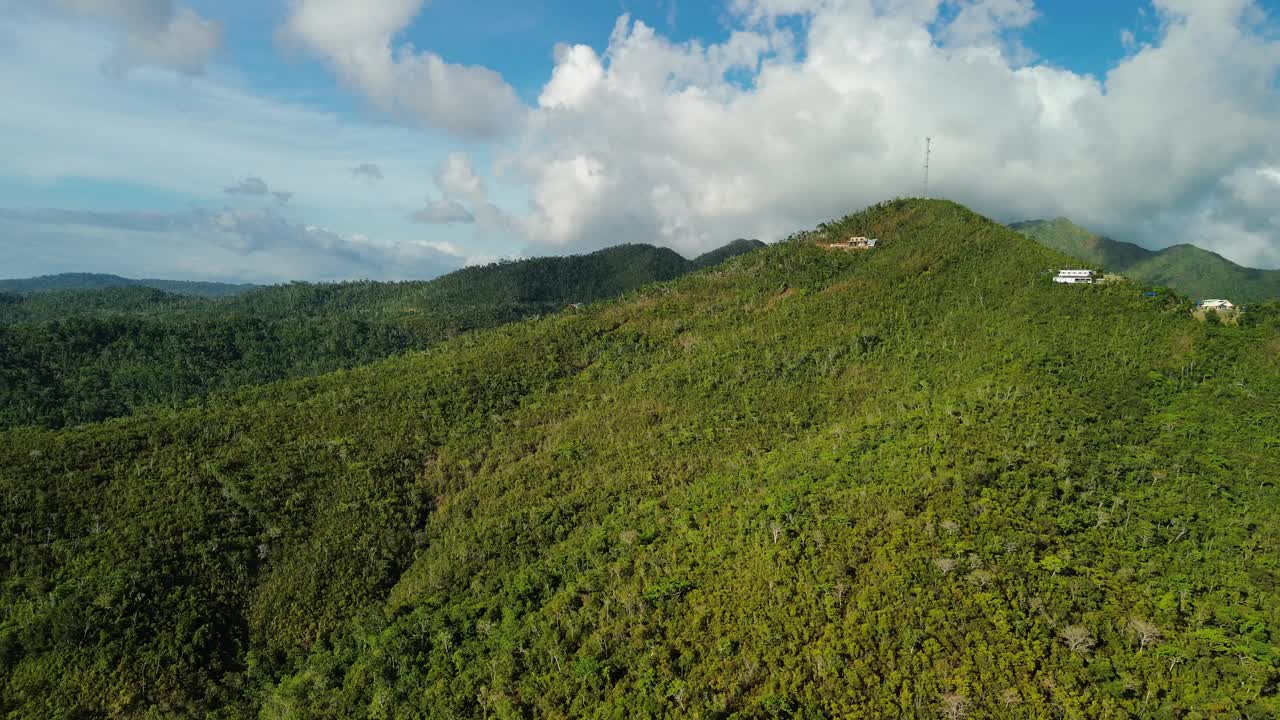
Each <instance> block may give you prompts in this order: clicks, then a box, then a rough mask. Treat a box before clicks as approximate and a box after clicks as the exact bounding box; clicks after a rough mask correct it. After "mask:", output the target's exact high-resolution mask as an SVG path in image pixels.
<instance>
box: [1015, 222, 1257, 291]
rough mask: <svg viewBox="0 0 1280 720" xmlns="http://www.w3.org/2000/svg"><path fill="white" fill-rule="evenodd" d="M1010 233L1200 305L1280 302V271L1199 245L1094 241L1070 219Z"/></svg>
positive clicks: (1020, 226)
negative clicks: (1187, 297)
mask: <svg viewBox="0 0 1280 720" xmlns="http://www.w3.org/2000/svg"><path fill="white" fill-rule="evenodd" d="M1009 227H1010V228H1012V229H1014V230H1017V231H1018V232H1020V233H1023V234H1024V235H1026V236H1028V237H1030V238H1032V239H1033V240H1036V241H1037V242H1040V243H1043V244H1044V245H1046V246H1048V247H1051V248H1053V249H1055V250H1060V251H1062V252H1064V253H1066V254H1068V255H1070V256H1072V257H1075V258H1079V259H1081V260H1084V261H1086V262H1091V263H1097V264H1099V265H1103V266H1105V267H1106V269H1107V270H1108V271H1111V272H1116V273H1121V274H1123V275H1127V276H1129V277H1131V278H1133V279H1134V280H1138V281H1141V282H1145V283H1150V284H1152V285H1160V286H1164V287H1169V288H1172V289H1174V290H1177V291H1178V292H1180V293H1183V294H1185V295H1190V296H1191V297H1193V298H1195V299H1203V298H1228V299H1231V300H1233V301H1234V302H1236V303H1237V304H1240V303H1254V302H1261V301H1263V300H1275V299H1280V270H1257V269H1254V268H1247V267H1242V266H1240V265H1237V264H1235V263H1233V262H1231V261H1230V260H1228V259H1226V258H1224V257H1222V256H1221V255H1219V254H1217V253H1214V252H1210V251H1208V250H1202V249H1200V248H1198V247H1196V246H1194V245H1185V244H1183V245H1172V246H1170V247H1167V248H1164V249H1163V250H1158V251H1153V250H1147V249H1146V248H1143V247H1139V246H1137V245H1134V244H1133V243H1128V242H1120V241H1117V240H1112V239H1110V238H1105V237H1101V236H1099V235H1095V234H1093V233H1091V232H1089V231H1088V230H1086V229H1084V228H1082V227H1080V226H1078V225H1076V224H1074V223H1072V222H1071V221H1070V220H1068V219H1066V218H1057V219H1055V220H1032V221H1029V222H1020V223H1013V224H1012V225H1010V226H1009Z"/></svg>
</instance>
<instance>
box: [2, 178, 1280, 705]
mask: <svg viewBox="0 0 1280 720" xmlns="http://www.w3.org/2000/svg"><path fill="white" fill-rule="evenodd" d="M848 235H866V236H871V237H877V238H879V239H880V240H881V246H880V247H879V248H877V249H876V250H874V251H861V252H843V251H835V252H833V251H830V250H826V249H824V248H822V247H821V246H820V245H819V242H821V241H823V240H826V239H831V238H835V237H844V236H848ZM1065 262H1069V259H1068V258H1067V257H1066V256H1064V255H1061V254H1059V253H1057V252H1056V251H1053V250H1050V249H1047V248H1044V247H1042V246H1039V245H1037V244H1035V243H1034V242H1032V241H1030V240H1029V239H1027V238H1025V237H1023V236H1021V235H1019V234H1017V233H1015V232H1012V231H1010V230H1008V229H1006V228H1003V227H1001V226H999V225H998V224H996V223H993V222H991V221H989V220H987V219H985V218H982V217H980V216H977V215H975V214H973V213H972V212H970V211H968V210H966V209H964V208H962V207H960V206H957V205H954V204H952V203H948V202H944V201H895V202H892V203H887V204H884V205H882V206H877V207H874V208H870V209H868V210H866V211H862V212H858V213H855V214H853V215H850V216H848V217H846V218H843V219H841V220H838V221H835V222H832V223H828V224H825V225H823V226H820V227H819V228H817V229H815V230H813V231H810V232H805V233H799V234H797V235H796V236H794V237H792V238H790V239H789V240H788V241H785V242H781V243H778V244H775V245H772V246H770V247H768V248H765V249H762V250H759V251H757V252H753V253H750V254H747V255H743V256H740V257H737V258H734V259H732V260H730V261H728V262H727V263H725V264H722V265H720V266H718V267H716V268H714V269H713V270H711V271H708V272H702V273H694V274H689V275H684V276H681V277H680V278H677V279H675V280H672V281H667V282H660V283H655V284H651V285H647V286H645V287H642V288H639V289H636V290H633V291H630V292H627V293H625V294H623V295H622V296H620V297H618V298H616V299H612V300H606V301H602V302H599V303H595V304H593V305H590V306H588V307H586V308H584V309H583V310H582V311H579V312H569V313H557V314H554V315H550V316H546V317H542V318H540V319H534V320H528V321H525V322H518V323H514V324H509V325H505V326H503V327H499V328H493V329H487V330H479V331H476V332H473V333H469V334H466V335H463V336H461V337H457V338H454V339H452V340H449V341H446V342H442V343H440V344H437V345H435V346H434V347H432V348H431V349H429V350H427V351H425V352H416V353H409V354H406V355H404V356H401V357H396V358H392V359H389V360H386V361H383V362H380V363H375V364H372V365H369V366H366V367H361V368H358V369H354V370H349V371H342V372H337V373H332V374H328V375H323V376H317V377H311V378H306V379H300V380H294V381H289V382H281V383H276V384H272V385H266V386H259V387H253V388H246V389H244V390H242V391H240V392H238V393H236V394H234V395H230V396H219V397H217V398H214V399H212V400H211V401H210V402H209V403H208V404H207V406H205V407H200V408H190V409H187V410H184V411H182V412H177V413H173V414H170V415H167V416H163V417H161V416H138V417H132V418H123V419H118V420H114V421H112V422H109V423H103V424H98V425H89V426H85V427H81V428H76V429H71V430H65V431H60V432H58V431H50V430H15V431H9V432H5V433H0V502H3V503H4V512H3V513H0V528H2V529H3V532H0V573H2V574H3V575H2V577H0V580H2V581H3V582H0V592H2V593H3V595H0V678H4V680H3V681H2V682H4V686H3V688H0V712H2V713H5V714H6V715H7V716H9V717H70V716H109V717H134V716H142V715H144V714H145V713H147V712H152V713H153V714H156V713H158V714H161V715H166V716H184V717H185V716H208V717H217V718H308V717H343V718H346V717H367V718H375V717H422V718H447V717H454V718H517V717H650V718H657V717H708V718H731V717H735V718H770V717H795V718H821V717H868V718H870V717H913V718H936V717H952V718H954V717H960V716H962V715H963V714H964V713H968V715H969V716H971V717H989V718H1014V717H1068V718H1130V717H1132V718H1148V717H1169V718H1173V717H1194V716H1201V717H1210V716H1219V717H1243V716H1249V717H1268V716H1271V715H1274V714H1275V713H1276V711H1277V710H1280V701H1278V699H1277V695H1276V687H1277V680H1278V679H1280V648H1278V647H1277V636H1276V633H1277V629H1278V628H1280V591H1278V590H1277V588H1280V562H1278V561H1277V559H1276V557H1275V554H1274V552H1272V549H1273V548H1274V547H1276V545H1277V543H1278V542H1280V513H1277V512H1276V510H1277V504H1278V503H1277V496H1276V492H1277V489H1276V485H1275V478H1276V477H1280V453H1278V452H1277V451H1276V449H1277V447H1280V437H1277V435H1276V431H1275V428H1276V427H1278V426H1280V310H1278V309H1277V308H1276V307H1275V306H1265V307H1261V308H1260V309H1259V310H1258V311H1257V312H1255V313H1250V314H1248V316H1247V317H1248V319H1247V321H1243V322H1242V324H1241V325H1240V326H1239V327H1226V326H1222V325H1215V324H1206V323H1200V322H1197V321H1195V320H1194V319H1193V318H1191V317H1190V315H1189V314H1188V313H1187V312H1185V304H1184V303H1181V302H1179V301H1178V300H1177V299H1176V298H1169V297H1157V298H1149V297H1144V296H1143V293H1142V292H1141V288H1139V287H1137V286H1134V285H1131V284H1130V283H1127V282H1117V283H1109V284H1105V285H1096V286H1057V285H1055V284H1054V283H1053V282H1052V281H1051V279H1050V276H1049V274H1047V273H1046V272H1045V270H1046V268H1051V267H1056V266H1060V265H1062V264H1063V263H1065ZM1224 408H1225V409H1227V411H1224Z"/></svg>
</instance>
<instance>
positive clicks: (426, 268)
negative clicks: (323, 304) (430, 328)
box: [0, 207, 464, 283]
mask: <svg viewBox="0 0 1280 720" xmlns="http://www.w3.org/2000/svg"><path fill="white" fill-rule="evenodd" d="M0 232H3V233H4V236H5V237H6V252H5V255H6V260H7V262H6V267H7V271H8V272H9V273H10V274H13V275H15V276H18V275H24V274H30V275H36V274H42V273H45V272H78V271H83V270H84V269H85V268H86V267H91V268H93V269H95V270H96V271H100V272H114V273H118V274H123V275H128V274H130V273H132V274H135V275H155V276H160V277H175V276H180V277H183V278H188V279H209V280H237V281H240V280H243V281H248V282H259V283H273V282H287V281H289V280H296V279H299V278H307V279H312V280H347V279H352V278H368V279H373V280H420V279H429V278H433V277H436V276H438V275H441V274H443V273H446V272H449V271H451V270H455V269H457V268H459V267H462V265H463V263H464V259H463V258H462V257H461V256H460V255H459V254H458V253H457V251H456V250H455V249H454V248H453V247H452V246H450V245H448V244H447V243H439V242H434V243H432V242H399V243H378V242H373V241H371V240H370V239H369V238H367V237H364V236H360V235H356V236H350V237H343V236H340V235H338V234H337V233H335V232H333V231H331V230H327V229H325V228H322V227H316V226H310V225H300V224H297V223H295V222H293V221H291V220H289V219H288V218H286V217H284V216H283V215H281V214H280V213H278V212H277V211H275V210H273V209H271V208H269V207H268V208H255V209H233V208H226V209H222V210H191V211H185V212H176V213H140V212H90V211H74V210H2V209H0Z"/></svg>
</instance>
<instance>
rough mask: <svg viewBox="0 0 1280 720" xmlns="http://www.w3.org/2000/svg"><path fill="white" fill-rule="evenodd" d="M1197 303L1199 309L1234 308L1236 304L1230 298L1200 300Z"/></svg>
mask: <svg viewBox="0 0 1280 720" xmlns="http://www.w3.org/2000/svg"><path fill="white" fill-rule="evenodd" d="M1197 305H1199V306H1200V309H1201V310H1235V309H1236V306H1235V305H1233V304H1232V303H1231V301H1230V300H1219V299H1213V300H1201V301H1200V302H1199V303H1197Z"/></svg>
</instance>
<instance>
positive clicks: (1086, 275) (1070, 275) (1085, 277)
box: [1053, 270, 1093, 285]
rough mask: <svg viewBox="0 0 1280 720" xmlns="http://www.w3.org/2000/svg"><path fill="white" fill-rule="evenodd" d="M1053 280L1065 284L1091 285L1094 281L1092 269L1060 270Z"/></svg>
mask: <svg viewBox="0 0 1280 720" xmlns="http://www.w3.org/2000/svg"><path fill="white" fill-rule="evenodd" d="M1053 281H1054V282H1056V283H1063V284H1064V285H1079V284H1085V285H1090V284H1092V283H1093V271H1092V270H1059V271H1058V274H1057V275H1056V276H1054V278H1053Z"/></svg>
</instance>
